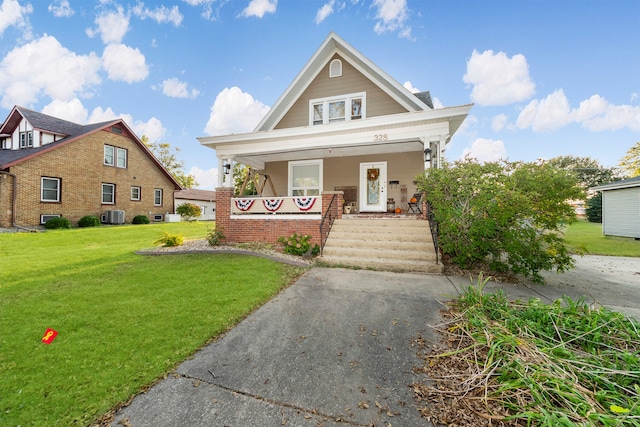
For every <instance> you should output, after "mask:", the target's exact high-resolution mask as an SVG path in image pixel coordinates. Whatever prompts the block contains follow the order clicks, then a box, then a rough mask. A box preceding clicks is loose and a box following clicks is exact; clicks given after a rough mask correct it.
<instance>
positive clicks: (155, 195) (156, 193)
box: [153, 188, 164, 206]
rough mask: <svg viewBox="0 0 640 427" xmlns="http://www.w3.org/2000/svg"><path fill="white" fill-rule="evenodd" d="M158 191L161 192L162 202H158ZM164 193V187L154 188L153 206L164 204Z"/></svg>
mask: <svg viewBox="0 0 640 427" xmlns="http://www.w3.org/2000/svg"><path fill="white" fill-rule="evenodd" d="M158 192H159V194H160V203H156V199H157V196H158ZM162 193H163V191H162V188H154V189H153V206H162V199H163V197H164V195H163V194H162Z"/></svg>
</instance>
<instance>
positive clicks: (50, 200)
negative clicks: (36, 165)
mask: <svg viewBox="0 0 640 427" xmlns="http://www.w3.org/2000/svg"><path fill="white" fill-rule="evenodd" d="M45 179H48V180H51V181H56V182H57V183H58V185H57V186H56V198H55V199H45V198H44V194H43V193H44V190H45V188H44V180H45ZM61 185H62V180H61V179H60V178H55V177H51V176H42V177H40V201H41V202H46V203H58V202H60V197H61V195H62V191H61V190H62V189H61V188H60V187H61ZM47 190H53V189H52V188H47Z"/></svg>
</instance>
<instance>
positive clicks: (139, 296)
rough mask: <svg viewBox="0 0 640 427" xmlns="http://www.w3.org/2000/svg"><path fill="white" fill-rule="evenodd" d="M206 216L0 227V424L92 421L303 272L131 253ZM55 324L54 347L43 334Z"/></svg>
mask: <svg viewBox="0 0 640 427" xmlns="http://www.w3.org/2000/svg"><path fill="white" fill-rule="evenodd" d="M206 228H207V224H206V223H197V222H196V223H171V224H169V223H167V224H157V225H156V224H153V225H143V226H118V227H96V228H87V229H73V230H60V231H47V232H46V233H33V234H32V233H16V234H0V425H2V426H17V425H21V426H45V425H46V426H68V425H88V424H91V423H92V422H94V421H95V420H96V419H97V418H98V417H100V416H101V415H102V414H104V413H105V412H107V411H108V410H109V409H111V408H113V407H114V406H115V405H117V404H119V403H121V402H125V401H126V400H128V399H129V398H130V397H131V396H133V395H135V394H136V393H137V392H139V391H140V390H142V389H143V388H144V387H145V386H146V385H148V384H150V383H152V382H153V381H154V380H155V379H157V378H159V377H161V376H162V375H163V374H165V373H167V372H168V371H170V370H171V369H172V368H174V367H175V366H176V365H177V364H178V363H179V362H180V361H182V360H184V359H185V358H187V357H188V356H190V355H192V354H193V353H194V352H195V351H196V350H197V349H198V348H200V347H201V346H202V345H203V344H205V343H206V342H207V341H209V340H210V339H211V338H212V337H215V336H216V335H218V334H220V333H221V332H224V331H225V330H227V329H228V328H230V327H231V326H233V325H234V324H236V323H237V322H238V321H239V320H241V319H242V318H244V317H245V316H246V315H247V314H248V313H250V312H251V311H252V310H254V309H255V308H256V307H258V306H260V305H261V304H262V303H264V302H265V301H266V300H268V299H269V298H271V297H272V296H273V295H275V294H276V293H277V292H278V291H279V290H280V289H282V288H283V287H284V286H286V285H288V284H289V283H291V282H292V281H293V280H294V279H295V278H296V277H298V276H299V275H300V274H301V273H302V271H303V270H302V269H300V268H295V267H291V266H286V265H283V264H279V263H276V262H273V261H270V260H266V259H263V258H257V257H251V256H241V255H228V254H197V255H196V254H194V255H186V254H181V255H163V256H143V255H136V254H135V253H134V252H135V251H136V250H138V249H142V248H145V247H150V246H152V243H153V242H154V241H155V240H156V239H157V238H158V237H159V235H160V234H161V232H162V231H168V232H170V233H179V234H182V235H183V236H184V237H185V239H193V238H204V237H205V234H206ZM47 328H52V329H55V330H56V331H58V336H57V338H56V339H55V340H54V341H53V343H52V344H50V345H46V344H44V343H42V342H41V339H42V337H43V335H44V333H45V331H46V329H47Z"/></svg>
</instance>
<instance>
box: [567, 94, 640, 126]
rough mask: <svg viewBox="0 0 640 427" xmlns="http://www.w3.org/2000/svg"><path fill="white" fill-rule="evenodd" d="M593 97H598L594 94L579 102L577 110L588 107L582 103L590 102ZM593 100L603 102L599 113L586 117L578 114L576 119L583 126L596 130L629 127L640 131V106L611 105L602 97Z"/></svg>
mask: <svg viewBox="0 0 640 427" xmlns="http://www.w3.org/2000/svg"><path fill="white" fill-rule="evenodd" d="M594 97H598V95H594V96H593V97H591V99H590V100H587V101H583V102H581V103H580V108H579V109H578V112H580V110H582V109H583V107H584V109H589V106H588V105H583V104H585V103H587V104H588V103H590V102H591V100H593V98H594ZM598 98H599V97H598ZM595 102H597V103H601V102H603V104H602V105H601V112H600V113H599V114H594V115H592V116H591V117H588V118H582V117H580V115H579V114H578V117H577V120H578V121H580V122H581V123H582V126H583V127H584V128H586V129H589V130H591V131H596V132H597V131H606V130H619V129H623V128H629V129H630V130H632V131H634V132H640V106H631V105H611V104H609V103H608V102H607V101H606V100H605V99H604V98H600V99H599V100H596V101H595Z"/></svg>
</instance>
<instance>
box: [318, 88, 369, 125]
mask: <svg viewBox="0 0 640 427" xmlns="http://www.w3.org/2000/svg"><path fill="white" fill-rule="evenodd" d="M310 105H311V110H310V113H309V115H310V118H309V122H310V123H311V124H313V125H322V124H327V123H336V122H344V121H347V122H348V121H351V120H358V119H362V118H364V117H366V114H365V93H354V94H351V95H345V96H342V97H338V98H323V99H312V100H311V102H310Z"/></svg>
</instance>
